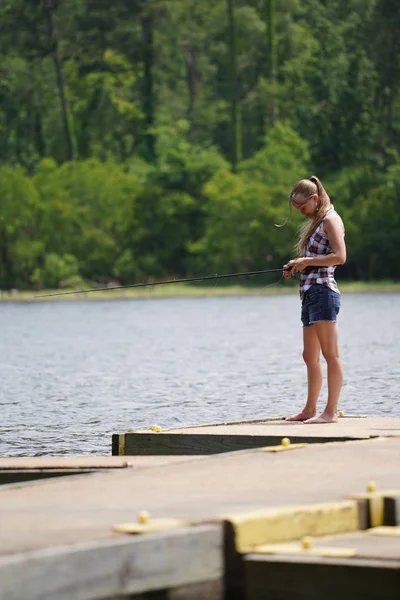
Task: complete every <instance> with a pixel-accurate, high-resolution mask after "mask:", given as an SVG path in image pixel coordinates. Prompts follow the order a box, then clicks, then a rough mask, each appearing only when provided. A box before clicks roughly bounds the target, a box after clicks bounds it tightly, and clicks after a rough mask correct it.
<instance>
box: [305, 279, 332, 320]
mask: <svg viewBox="0 0 400 600" xmlns="http://www.w3.org/2000/svg"><path fill="white" fill-rule="evenodd" d="M340 305H341V295H340V294H339V293H338V292H334V291H333V290H331V289H330V288H328V287H326V286H325V285H321V284H315V285H312V286H311V287H310V288H309V289H308V290H307V291H306V292H305V294H304V297H303V301H302V304H301V320H302V322H303V327H310V325H314V323H317V322H318V321H330V322H331V323H336V320H337V315H338V313H339V310H340Z"/></svg>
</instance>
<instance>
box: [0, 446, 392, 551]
mask: <svg viewBox="0 0 400 600" xmlns="http://www.w3.org/2000/svg"><path fill="white" fill-rule="evenodd" d="M399 453H400V439H399V438H393V439H384V438H376V439H372V440H365V441H354V442H346V443H329V444H320V445H319V444H312V445H309V446H306V447H304V448H301V449H299V450H296V451H294V452H281V453H276V454H275V453H267V452H260V451H258V450H254V451H250V450H249V451H245V452H239V453H232V454H218V455H214V456H210V457H201V458H198V457H196V458H195V459H193V460H180V461H176V462H173V463H169V464H167V463H166V464H164V465H159V466H152V467H148V468H143V469H138V470H136V469H120V470H115V471H111V472H104V471H103V472H101V473H98V474H96V475H88V476H86V475H82V476H79V477H74V478H71V479H68V478H62V479H59V480H56V479H52V480H48V481H46V482H45V483H42V482H40V483H38V484H36V485H34V486H20V487H18V488H17V489H13V487H12V486H9V487H8V488H7V489H5V488H4V489H2V488H1V487H0V556H1V555H5V554H11V553H14V552H21V551H28V550H35V549H36V550H38V549H40V548H46V547H51V546H52V547H56V546H59V545H62V544H73V543H81V542H85V541H94V540H100V539H103V540H104V539H111V538H112V537H116V536H118V535H119V534H116V533H113V531H112V527H113V525H115V524H117V523H121V522H126V521H129V520H135V519H136V515H137V512H138V511H141V510H148V511H150V513H151V514H152V515H154V516H155V517H173V518H177V519H186V520H190V521H192V520H195V521H196V520H209V519H213V518H218V516H220V515H223V514H227V513H228V512H229V513H232V512H234V511H245V510H253V509H259V508H262V507H269V506H270V507H276V506H290V505H293V504H296V505H298V504H306V503H314V502H330V501H335V500H342V499H343V498H345V497H347V496H348V495H349V494H352V493H357V492H363V491H365V489H366V486H367V483H368V481H370V480H374V481H375V482H376V486H377V489H378V490H379V489H393V488H398V489H400V470H399V469H398V468H397V466H398V460H397V457H398V456H399Z"/></svg>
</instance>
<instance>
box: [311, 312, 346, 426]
mask: <svg viewBox="0 0 400 600" xmlns="http://www.w3.org/2000/svg"><path fill="white" fill-rule="evenodd" d="M314 327H315V331H316V334H317V336H318V339H319V342H320V344H321V350H322V354H323V356H324V358H325V360H326V364H327V370H328V402H327V404H326V407H325V409H324V411H323V412H322V413H321V414H320V415H319V416H318V417H315V418H312V419H309V420H308V421H307V423H336V422H337V420H338V418H337V405H338V401H339V395H340V390H341V389H342V383H343V367H342V361H341V359H340V353H339V342H338V327H337V324H336V323H331V322H329V321H320V322H318V323H314Z"/></svg>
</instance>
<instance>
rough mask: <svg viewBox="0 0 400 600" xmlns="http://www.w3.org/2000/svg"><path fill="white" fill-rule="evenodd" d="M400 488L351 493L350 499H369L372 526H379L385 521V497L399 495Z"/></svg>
mask: <svg viewBox="0 0 400 600" xmlns="http://www.w3.org/2000/svg"><path fill="white" fill-rule="evenodd" d="M399 495H400V490H379V491H372V492H360V493H356V494H350V495H349V496H347V498H349V499H354V500H367V501H368V505H369V517H370V522H371V527H379V526H380V525H383V523H384V499H385V498H390V497H393V496H399Z"/></svg>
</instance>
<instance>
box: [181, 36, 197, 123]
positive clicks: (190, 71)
mask: <svg viewBox="0 0 400 600" xmlns="http://www.w3.org/2000/svg"><path fill="white" fill-rule="evenodd" d="M183 54H184V56H185V64H186V83H187V88H188V96H189V100H188V112H187V114H188V121H189V123H190V129H191V130H192V129H193V121H194V105H195V101H196V77H197V74H196V55H195V53H194V51H193V50H192V48H191V47H190V43H189V41H185V43H184V44H183Z"/></svg>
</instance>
